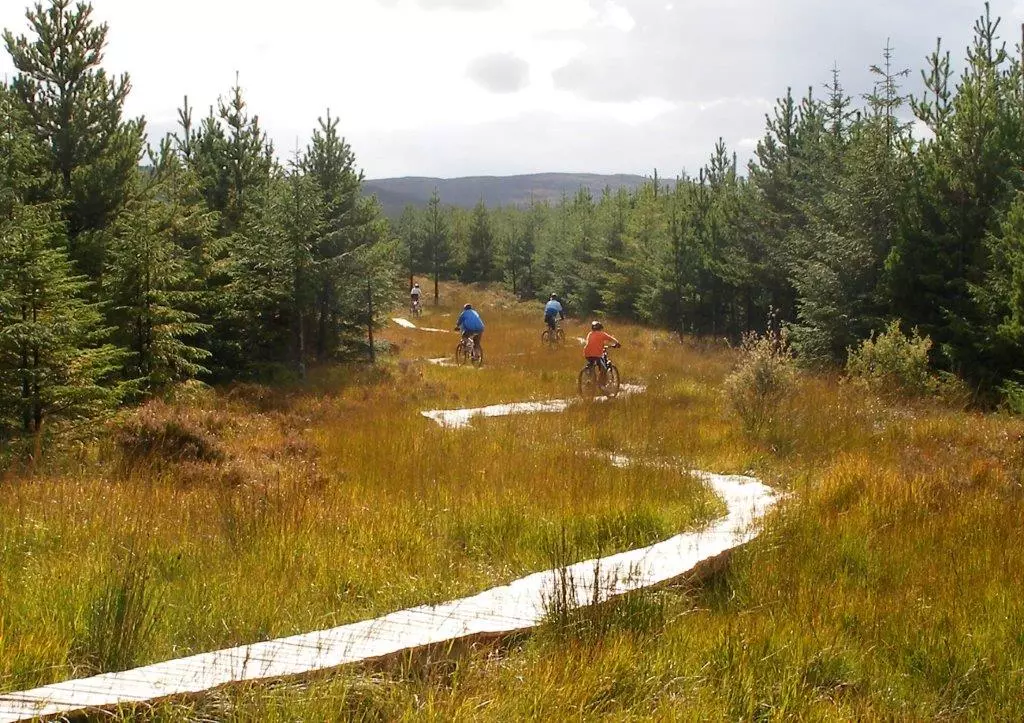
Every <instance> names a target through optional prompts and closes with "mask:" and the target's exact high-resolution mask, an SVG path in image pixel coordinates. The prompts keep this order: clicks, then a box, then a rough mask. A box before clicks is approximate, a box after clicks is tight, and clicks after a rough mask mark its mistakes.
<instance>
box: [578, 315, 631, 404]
mask: <svg viewBox="0 0 1024 723" xmlns="http://www.w3.org/2000/svg"><path fill="white" fill-rule="evenodd" d="M609 342H610V343H609ZM606 346H610V347H612V348H613V349H618V348H619V347H620V346H622V344H620V343H619V340H618V339H616V338H615V337H614V336H612V335H611V334H609V333H608V332H606V331H605V330H604V324H602V323H601V322H600V321H592V322H590V333H589V334H587V341H586V343H585V344H584V345H583V356H585V357H586V358H587V366H591V365H593V364H597V368H598V370H599V371H600V375H599V376H598V385H599V386H600V387H601V388H602V389H603V388H604V385H605V382H606V381H607V379H608V377H607V374H608V367H607V365H606V364H605V363H604V348H605V347H606Z"/></svg>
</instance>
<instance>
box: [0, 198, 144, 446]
mask: <svg viewBox="0 0 1024 723" xmlns="http://www.w3.org/2000/svg"><path fill="white" fill-rule="evenodd" d="M54 216H55V214H53V213H52V212H51V211H50V210H49V209H48V208H47V207H46V206H27V205H23V204H21V203H14V204H12V205H11V207H10V208H9V209H8V212H7V213H6V214H5V215H4V217H3V218H0V289H4V293H3V294H2V295H0V401H2V402H3V404H2V405H0V408H2V409H3V410H4V412H2V413H0V436H10V435H11V434H13V433H15V431H20V432H21V433H24V434H29V435H39V434H40V433H42V432H43V429H44V425H48V426H50V427H52V428H54V429H55V430H58V431H59V430H60V429H61V428H62V427H63V426H66V425H67V424H68V423H77V422H81V421H85V420H88V419H92V418H94V417H95V416H96V415H98V414H100V413H102V412H104V411H107V410H110V409H112V408H113V407H114V406H116V405H117V404H118V403H119V402H120V399H121V396H122V394H123V392H124V388H123V386H121V385H119V384H117V383H115V381H114V377H115V374H116V371H117V370H118V368H119V365H120V362H121V352H120V350H118V349H117V348H116V347H114V346H112V345H110V344H107V343H105V339H106V337H107V330H106V329H105V328H103V327H102V326H101V322H102V317H101V315H100V313H99V310H98V309H97V307H96V305H94V304H89V303H87V302H86V301H84V300H83V298H82V295H83V293H84V290H85V286H86V282H85V281H84V280H83V279H82V278H81V277H76V276H74V275H73V272H72V267H71V263H70V261H69V260H68V258H67V255H66V253H65V251H64V250H63V249H62V248H61V247H60V245H61V243H62V242H63V238H62V234H61V231H60V228H61V225H62V224H61V223H60V221H59V220H57V219H56V218H55V217H54Z"/></svg>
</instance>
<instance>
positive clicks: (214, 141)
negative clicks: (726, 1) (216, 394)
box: [0, 0, 398, 442]
mask: <svg viewBox="0 0 1024 723" xmlns="http://www.w3.org/2000/svg"><path fill="white" fill-rule="evenodd" d="M27 18H28V21H29V32H28V34H27V35H16V34H14V33H12V32H11V31H6V32H5V33H4V44H5V46H6V50H7V52H8V53H9V54H10V56H11V58H12V59H13V62H14V66H15V68H16V69H17V73H16V74H15V75H14V77H13V78H11V79H10V80H9V82H8V83H6V84H3V85H0V442H4V441H9V440H11V439H14V438H16V437H19V436H29V435H31V436H36V435H38V434H39V433H40V432H42V431H43V430H44V429H51V430H59V429H62V428H65V429H66V428H68V427H74V426H77V425H80V424H81V423H82V422H84V421H87V420H89V419H92V418H94V417H95V416H96V415H97V414H101V413H103V412H104V411H107V410H110V409H112V408H114V407H116V406H117V405H119V404H122V403H124V402H127V401H132V400H138V399H141V398H144V397H146V396H149V395H152V394H155V393H158V392H159V391H161V390H162V389H164V388H165V387H167V386H168V385H170V384H172V383H174V382H178V381H180V380H185V379H189V378H192V377H202V378H205V379H214V380H230V379H237V378H241V377H246V376H249V375H252V374H254V373H259V374H267V373H273V372H274V371H275V370H284V371H286V372H287V373H296V372H297V373H301V372H302V370H303V368H304V365H305V364H306V363H307V361H309V360H313V359H330V358H332V357H335V356H337V355H338V354H341V353H344V352H346V350H348V351H352V350H357V349H358V348H359V345H360V344H362V345H363V347H362V348H363V349H365V342H364V341H363V339H364V338H365V337H366V335H367V332H368V326H369V325H371V324H372V322H373V319H372V317H373V315H374V313H375V312H374V310H373V308H374V306H376V308H377V309H382V308H386V307H387V306H388V303H387V302H389V301H390V298H391V297H392V295H393V292H394V288H395V283H396V279H397V277H396V272H397V269H398V267H397V266H396V265H395V261H394V258H395V244H393V243H392V241H391V236H390V234H389V232H388V227H387V222H386V221H385V220H384V219H383V218H382V216H381V214H380V213H379V209H378V207H377V205H376V203H375V201H374V200H373V199H367V198H365V197H364V196H363V194H362V193H361V182H362V175H361V172H359V171H358V170H357V168H356V166H355V158H354V156H353V153H352V150H351V148H350V147H349V146H348V144H347V143H346V142H345V140H344V139H343V138H342V137H341V136H340V135H339V132H338V122H337V120H336V119H334V118H332V117H331V115H330V113H327V114H326V117H325V118H322V119H320V121H319V124H318V126H317V128H316V129H315V130H314V131H313V134H312V141H311V143H310V144H309V146H308V147H307V148H305V149H304V150H303V151H301V152H298V151H297V152H296V153H295V154H294V155H293V156H292V158H291V159H290V161H288V162H287V163H285V164H283V165H282V164H281V163H279V162H278V161H277V160H276V156H275V154H274V149H273V148H272V146H271V144H270V142H269V141H268V139H267V136H266V134H265V133H264V131H263V130H262V128H261V127H260V124H259V120H258V118H257V117H256V116H255V115H251V114H250V111H249V109H248V108H247V107H246V103H245V100H244V98H243V94H242V91H241V89H240V88H239V87H237V84H236V87H235V88H233V89H231V91H230V92H229V93H228V94H227V95H226V96H225V97H224V98H222V99H220V100H219V102H218V103H217V105H216V107H211V108H210V110H209V112H208V114H206V115H205V116H203V117H197V116H196V115H195V114H194V113H193V109H192V108H190V107H189V105H188V102H187V99H186V101H185V103H184V105H183V106H182V108H181V110H180V127H179V129H178V130H177V132H175V133H173V134H171V135H169V136H167V137H166V138H164V139H163V140H162V141H160V142H159V144H158V146H157V147H156V148H151V147H148V145H147V143H146V140H145V139H146V136H145V126H144V121H143V120H142V119H130V118H125V117H124V114H123V107H124V102H125V99H126V98H127V96H128V93H129V92H130V89H131V84H130V80H129V78H128V76H121V77H112V76H110V75H108V74H107V73H106V72H105V71H104V69H103V67H102V59H103V49H104V45H105V43H106V33H107V28H106V26H105V25H102V24H97V23H95V22H94V21H93V20H92V18H91V7H90V6H89V5H86V4H72V2H71V0H52V2H49V3H46V4H44V5H42V6H35V7H34V8H33V9H31V10H29V12H28V13H27ZM374 302H376V303H374Z"/></svg>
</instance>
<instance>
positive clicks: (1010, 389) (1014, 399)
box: [999, 380, 1024, 415]
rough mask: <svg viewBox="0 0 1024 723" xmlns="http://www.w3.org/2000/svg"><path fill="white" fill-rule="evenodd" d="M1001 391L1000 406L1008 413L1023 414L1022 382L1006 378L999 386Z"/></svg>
mask: <svg viewBox="0 0 1024 723" xmlns="http://www.w3.org/2000/svg"><path fill="white" fill-rule="evenodd" d="M999 391H1000V392H1002V395H1003V401H1002V405H1001V406H1002V408H1003V409H1005V410H1006V411H1008V412H1009V413H1010V414H1018V415H1024V384H1021V383H1020V382H1015V381H1013V380H1007V381H1006V382H1004V383H1003V386H1001V387H1000V388H999Z"/></svg>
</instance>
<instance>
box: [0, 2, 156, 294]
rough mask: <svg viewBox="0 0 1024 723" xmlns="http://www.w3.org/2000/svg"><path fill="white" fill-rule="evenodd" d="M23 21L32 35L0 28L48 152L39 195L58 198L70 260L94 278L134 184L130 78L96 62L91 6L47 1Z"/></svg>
mask: <svg viewBox="0 0 1024 723" xmlns="http://www.w3.org/2000/svg"><path fill="white" fill-rule="evenodd" d="M27 18H28V21H29V24H30V26H31V28H32V30H33V33H34V36H35V37H33V38H31V39H30V38H28V37H26V36H18V37H15V36H14V35H13V34H12V33H11V32H10V31H5V32H4V41H5V44H6V47H7V50H8V52H9V53H10V55H11V59H12V60H13V62H14V67H15V68H16V69H17V70H18V74H17V75H16V76H15V77H14V80H13V83H12V88H13V90H14V93H15V95H16V96H17V98H18V100H19V101H20V104H21V105H22V107H23V108H24V110H25V111H26V113H27V116H28V118H29V122H30V126H31V128H32V132H33V133H34V134H35V136H36V138H37V139H38V140H39V141H40V142H41V144H42V145H43V147H45V148H47V149H48V151H49V152H48V157H47V158H46V160H45V162H46V164H47V166H48V168H49V170H50V171H51V172H52V173H53V178H54V180H55V184H54V188H53V189H52V191H51V192H50V193H49V194H48V196H47V198H46V199H45V200H54V201H60V202H61V203H62V209H63V214H64V218H65V220H66V222H67V229H68V236H67V238H68V245H69V251H70V255H71V258H72V259H73V261H74V263H75V265H76V268H77V269H78V271H79V272H80V273H83V274H85V275H87V276H88V277H89V278H90V279H97V278H98V277H99V276H100V274H101V272H102V269H103V266H104V254H105V247H106V241H107V236H106V235H105V234H104V232H105V231H106V229H108V228H109V227H110V225H111V224H112V223H113V222H114V221H115V219H116V216H117V213H118V212H119V210H120V209H121V208H122V207H123V206H124V204H125V202H126V200H127V198H128V197H129V195H130V193H131V191H132V189H133V187H134V184H135V182H136V178H137V173H138V170H137V167H138V162H139V160H140V158H141V156H142V147H143V140H142V139H143V132H144V127H143V122H142V120H141V119H140V120H133V121H124V120H123V119H122V110H123V107H124V102H125V99H126V98H127V96H128V92H129V90H130V89H131V83H130V82H129V79H128V76H127V75H122V76H120V77H119V78H111V77H109V76H108V75H107V74H106V72H105V71H104V70H103V68H102V67H101V63H102V61H103V51H104V48H105V46H106V42H107V26H106V24H102V23H101V24H98V25H97V24H95V23H94V22H93V20H92V6H91V5H89V4H86V3H77V4H75V5H74V7H72V0H50V2H49V5H48V6H47V7H45V8H44V7H43V5H42V4H38V3H37V4H36V5H35V6H34V7H33V8H31V9H30V10H29V11H28V13H27Z"/></svg>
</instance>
